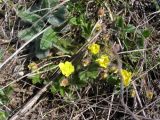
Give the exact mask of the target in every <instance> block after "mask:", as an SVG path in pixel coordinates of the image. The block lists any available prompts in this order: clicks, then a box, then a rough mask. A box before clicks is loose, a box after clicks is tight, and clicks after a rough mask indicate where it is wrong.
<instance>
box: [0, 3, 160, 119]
mask: <svg viewBox="0 0 160 120" xmlns="http://www.w3.org/2000/svg"><path fill="white" fill-rule="evenodd" d="M42 1H43V0H41V1H37V0H34V1H30V0H27V1H23V0H14V1H7V2H5V0H4V2H1V0H0V65H2V64H3V63H4V62H5V61H6V60H7V59H8V58H9V57H10V56H12V55H13V54H14V53H16V52H17V51H18V50H19V49H20V48H21V47H22V46H23V45H24V44H25V43H26V42H27V39H28V38H33V35H32V34H29V36H27V35H28V33H25V34H27V35H26V36H24V33H23V34H22V33H21V35H20V32H21V31H22V30H24V29H25V28H31V30H33V31H32V32H33V34H35V31H34V29H36V30H38V33H41V32H42V30H44V29H45V28H47V27H48V26H50V25H51V26H52V27H51V28H53V30H51V29H50V28H49V27H48V28H47V29H50V31H49V32H50V33H54V34H53V35H51V36H49V35H47V33H45V32H44V33H45V34H46V36H47V37H46V36H45V35H44V36H43V37H44V39H43V37H42V36H41V35H40V36H38V37H37V38H36V39H35V41H32V42H30V43H29V44H27V45H26V46H24V47H23V49H22V50H20V51H19V52H18V53H17V54H15V55H14V57H12V58H11V59H10V60H9V61H8V62H7V63H6V64H5V65H4V66H3V67H1V68H0V88H1V89H0V103H2V105H1V106H0V107H1V108H0V120H3V119H10V120H13V116H14V115H18V117H17V118H16V120H110V119H111V120H119V119H122V120H123V119H127V120H130V119H131V120H133V119H142V120H143V119H144V120H153V119H160V115H159V114H160V110H159V109H160V95H159V91H160V32H159V30H160V21H159V19H160V5H159V4H160V3H159V2H158V0H157V1H156V0H141V1H137V0H128V1H124V0H117V1H115V0H108V1H104V0H95V1H91V0H86V1H83V0H80V1H77V2H76V1H72V2H68V1H67V0H66V1H65V0H63V1H58V3H54V4H56V5H57V6H54V7H52V6H51V7H47V9H48V10H49V12H50V13H49V14H48V13H45V12H40V13H39V14H38V15H43V17H41V18H39V17H37V16H36V15H37V14H36V15H35V16H32V17H33V18H32V17H28V16H27V15H25V14H28V13H25V14H24V13H23V14H22V13H20V12H19V11H18V12H19V13H18V12H17V10H19V9H20V8H22V10H23V11H25V10H32V12H35V11H36V10H37V9H38V10H42V9H43V7H44V6H43V5H42V3H43V2H44V1H43V2H42ZM49 1H50V0H49ZM50 2H51V1H50ZM52 2H53V1H52ZM48 4H49V3H47V2H46V3H45V4H44V5H46V6H49V5H48ZM62 4H64V6H69V7H67V9H68V11H69V14H67V15H68V17H67V18H65V19H67V21H65V20H63V16H60V20H59V17H58V18H56V20H57V21H58V23H55V22H57V21H54V20H55V18H53V16H52V14H51V13H52V12H53V11H54V8H56V9H55V10H57V9H59V8H61V6H62ZM39 5H40V8H39ZM41 7H42V8H41ZM18 8H19V9H18ZM44 9H46V8H44ZM34 10H35V11H34ZM51 11H52V12H51ZM62 11H63V9H62ZM35 13H36V12H35ZM53 14H54V12H53ZM59 14H60V15H61V14H62V15H64V14H63V12H60V13H58V15H59ZM29 15H30V13H29ZM50 15H51V17H52V20H53V19H54V20H53V21H52V20H50V21H48V19H50V18H46V19H44V20H43V18H45V17H46V16H50ZM54 15H55V14H54ZM55 16H56V15H55ZM61 17H62V18H61ZM25 20H26V21H27V22H26V21H25ZM28 21H29V22H28ZM37 21H38V22H37ZM60 21H63V22H60ZM37 23H38V26H36V25H37ZM58 24H60V25H59V26H57V25H58ZM40 28H42V29H41V30H39V29H40ZM47 29H46V30H47ZM55 31H56V32H57V33H56V32H55ZM25 32H26V31H25ZM36 32H37V31H36ZM49 32H48V33H49ZM55 33H56V34H57V36H56V37H55ZM40 37H42V40H44V41H43V42H44V44H43V45H44V46H43V45H42V44H40V45H39V44H38V42H37V41H38V39H40ZM50 37H51V38H53V39H54V40H55V41H56V40H57V39H61V40H63V39H65V40H66V42H61V41H58V42H59V43H58V42H57V41H56V42H55V41H49V42H48V43H49V44H45V42H46V41H45V40H46V39H49V38H50ZM68 39H69V40H70V42H67V40H68ZM90 41H91V42H95V43H97V44H98V45H101V52H102V53H105V54H107V55H109V56H110V59H111V62H110V65H109V67H108V68H106V69H104V68H101V67H99V68H98V69H96V70H97V71H96V70H95V67H97V63H94V62H93V60H92V59H96V57H99V56H100V55H97V56H96V55H95V56H94V55H92V54H91V53H90V51H89V49H88V47H86V46H87V45H90V44H92V43H91V42H90ZM50 42H53V44H54V45H53V46H51V43H50ZM54 42H55V43H54ZM56 43H58V44H56ZM86 43H87V44H86ZM37 44H38V45H37ZM35 46H38V47H39V46H40V47H41V49H43V50H41V51H38V53H37V51H36V50H37V49H38V50H39V48H37V47H35ZM46 47H47V48H48V49H47V50H46V51H45V50H44V48H46ZM44 51H45V52H44ZM68 51H69V52H68ZM106 51H107V52H106ZM35 53H36V54H35ZM65 60H70V61H72V63H73V65H74V66H76V67H77V68H76V69H75V74H74V75H72V76H71V77H70V79H69V80H70V83H69V85H68V84H67V85H64V86H59V87H58V88H53V85H54V84H55V87H57V86H56V85H57V83H58V84H59V81H58V82H57V80H60V81H61V78H59V77H61V76H62V74H60V70H59V69H57V68H56V69H53V70H51V69H50V71H45V70H46V69H44V71H45V72H44V73H42V74H39V75H40V76H38V77H40V78H39V79H42V80H43V82H37V81H34V82H36V83H34V82H33V79H32V80H31V79H30V78H29V77H27V76H25V75H28V74H30V73H31V72H33V71H32V69H30V68H29V67H28V66H29V65H30V63H36V64H35V66H36V65H37V66H38V68H40V67H42V66H45V65H49V64H51V65H52V64H53V65H57V64H58V63H60V62H62V61H65ZM92 64H93V65H92ZM85 65H86V66H89V67H86V66H85ZM35 66H34V67H35ZM82 66H83V67H82ZM49 67H50V66H49ZM113 67H116V68H117V71H120V69H122V68H123V69H127V70H130V71H132V81H131V83H130V85H129V86H127V87H125V88H124V86H123V85H122V83H123V82H121V80H120V79H121V77H120V75H117V74H119V72H116V71H115V70H111V68H113ZM38 68H37V67H36V69H38ZM50 68H51V67H50ZM55 71H56V72H55ZM40 72H41V71H40ZM54 72H55V73H54ZM62 78H63V77H62ZM122 78H123V77H122ZM39 79H38V80H39ZM67 79H68V78H67ZM34 80H37V79H36V78H35V79H34ZM50 81H53V83H50ZM86 81H87V82H86ZM83 82H86V83H85V84H83ZM47 85H48V86H47ZM50 85H52V89H51V87H50ZM45 86H47V87H46V88H45ZM65 86H67V87H65ZM68 86H69V87H68ZM55 89H56V90H57V91H56V93H54V92H55ZM41 90H42V91H41ZM1 91H4V93H5V95H3V94H2V93H1ZM6 91H7V92H6ZM9 91H11V92H9ZM40 91H41V92H40ZM39 94H40V95H39ZM38 95H39V96H38ZM35 96H38V97H37V99H36V97H35ZM34 97H35V98H34ZM3 98H5V99H3ZM33 98H34V99H33ZM34 100H35V101H34ZM31 103H33V104H31ZM29 104H30V105H29ZM27 105H28V106H27ZM26 106H27V107H26ZM24 110H26V111H25V112H23V111H24ZM4 112H5V117H3V116H2V115H3V113H4ZM1 114H2V115H1ZM1 116H2V117H1Z"/></svg>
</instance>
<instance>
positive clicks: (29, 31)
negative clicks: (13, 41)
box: [18, 27, 38, 40]
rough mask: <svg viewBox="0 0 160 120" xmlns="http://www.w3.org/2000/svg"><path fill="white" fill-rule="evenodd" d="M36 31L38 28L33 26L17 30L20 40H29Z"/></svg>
mask: <svg viewBox="0 0 160 120" xmlns="http://www.w3.org/2000/svg"><path fill="white" fill-rule="evenodd" d="M37 33H38V30H37V29H36V28H35V27H30V28H26V29H24V30H21V31H19V32H18V37H19V38H21V39H22V40H30V39H31V38H32V37H33V36H34V35H35V34H37Z"/></svg>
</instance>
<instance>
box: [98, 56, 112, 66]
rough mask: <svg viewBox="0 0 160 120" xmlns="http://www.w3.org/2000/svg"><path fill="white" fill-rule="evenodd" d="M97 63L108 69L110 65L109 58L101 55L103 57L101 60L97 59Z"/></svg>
mask: <svg viewBox="0 0 160 120" xmlns="http://www.w3.org/2000/svg"><path fill="white" fill-rule="evenodd" d="M96 62H98V64H99V65H100V66H101V67H103V68H107V66H108V65H109V63H110V60H109V57H108V56H107V55H101V57H100V58H99V59H97V60H96Z"/></svg>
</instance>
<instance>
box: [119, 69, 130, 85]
mask: <svg viewBox="0 0 160 120" xmlns="http://www.w3.org/2000/svg"><path fill="white" fill-rule="evenodd" d="M121 76H122V80H123V85H124V86H125V87H127V86H128V85H129V84H130V82H131V78H132V73H131V72H129V71H127V70H124V69H122V70H121Z"/></svg>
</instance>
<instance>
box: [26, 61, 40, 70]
mask: <svg viewBox="0 0 160 120" xmlns="http://www.w3.org/2000/svg"><path fill="white" fill-rule="evenodd" d="M28 68H29V70H31V71H35V70H37V69H38V65H37V63H35V62H31V63H30V64H29V65H28Z"/></svg>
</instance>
